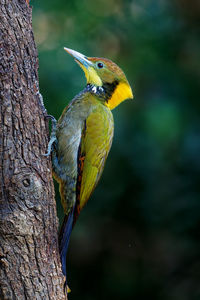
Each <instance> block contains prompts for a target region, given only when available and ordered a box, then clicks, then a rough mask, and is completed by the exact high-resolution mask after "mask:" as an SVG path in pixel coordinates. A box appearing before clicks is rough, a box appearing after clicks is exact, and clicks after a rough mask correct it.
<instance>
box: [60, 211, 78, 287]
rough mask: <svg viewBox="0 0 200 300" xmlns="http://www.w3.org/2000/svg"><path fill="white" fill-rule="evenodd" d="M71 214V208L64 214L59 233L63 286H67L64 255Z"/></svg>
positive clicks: (67, 241)
mask: <svg viewBox="0 0 200 300" xmlns="http://www.w3.org/2000/svg"><path fill="white" fill-rule="evenodd" d="M73 215H74V209H72V210H71V212H70V213H69V214H68V215H65V217H64V220H63V223H62V226H61V230H60V233H59V251H60V259H61V263H62V272H63V274H64V276H65V277H66V282H65V287H67V270H66V257H67V250H68V246H69V239H70V235H71V231H72V225H73Z"/></svg>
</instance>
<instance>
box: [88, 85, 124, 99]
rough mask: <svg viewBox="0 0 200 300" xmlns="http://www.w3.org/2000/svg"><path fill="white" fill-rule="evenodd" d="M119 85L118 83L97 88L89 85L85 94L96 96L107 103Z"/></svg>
mask: <svg viewBox="0 0 200 300" xmlns="http://www.w3.org/2000/svg"><path fill="white" fill-rule="evenodd" d="M118 84H119V83H118V81H114V82H112V83H104V84H103V85H102V86H96V85H93V84H91V83H88V84H87V86H86V88H85V92H89V93H91V94H92V95H95V96H96V97H97V98H98V99H99V100H100V101H102V102H105V103H106V102H107V101H108V100H109V99H110V98H111V97H112V95H113V93H114V91H115V89H116V87H117V85H118Z"/></svg>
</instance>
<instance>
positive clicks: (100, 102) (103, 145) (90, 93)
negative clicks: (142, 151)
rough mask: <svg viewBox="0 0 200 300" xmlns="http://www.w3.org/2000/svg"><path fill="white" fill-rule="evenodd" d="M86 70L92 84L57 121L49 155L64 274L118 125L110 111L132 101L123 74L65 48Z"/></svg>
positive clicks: (110, 65) (103, 61) (102, 61)
mask: <svg viewBox="0 0 200 300" xmlns="http://www.w3.org/2000/svg"><path fill="white" fill-rule="evenodd" d="M64 49H65V51H67V52H68V53H69V54H70V55H71V56H72V57H73V58H74V59H75V61H76V62H77V63H78V64H79V65H80V67H81V68H82V69H83V71H84V73H85V76H86V79H87V85H86V87H85V88H84V89H83V91H81V92H80V93H79V94H78V95H77V96H76V97H75V98H74V99H73V100H72V101H71V102H70V104H69V105H68V106H67V107H66V108H65V109H64V111H63V113H62V115H61V117H60V119H59V120H58V122H57V121H56V120H55V119H54V118H53V117H51V118H52V132H51V139H50V141H49V145H48V153H47V154H46V155H50V153H51V152H52V163H53V175H54V177H55V179H56V180H57V181H58V183H59V189H60V196H61V202H62V205H63V208H64V213H65V218H64V222H63V225H62V228H61V231H60V235H59V247H60V256H61V263H62V271H63V274H64V275H65V276H66V254H67V249H68V244H69V238H70V235H71V231H72V228H73V226H74V224H75V222H76V220H77V217H78V215H79V213H80V211H81V209H82V208H83V206H84V205H85V204H86V202H87V201H88V199H89V197H90V196H91V194H92V192H93V190H94V188H95V187H96V185H97V183H98V181H99V179H100V177H101V174H102V171H103V168H104V165H105V161H106V158H107V156H108V153H109V150H110V147H111V144H112V139H113V130H114V122H113V115H112V113H111V110H112V109H113V108H115V107H116V106H118V105H119V104H120V103H121V102H122V101H124V100H126V99H128V98H133V94H132V90H131V87H130V85H129V83H128V80H127V79H126V76H125V74H124V72H123V71H122V70H121V69H120V68H119V67H118V66H117V65H116V64H115V63H113V62H112V61H111V60H109V59H106V58H96V57H86V56H85V55H83V54H81V53H79V52H77V51H74V50H71V49H68V48H64Z"/></svg>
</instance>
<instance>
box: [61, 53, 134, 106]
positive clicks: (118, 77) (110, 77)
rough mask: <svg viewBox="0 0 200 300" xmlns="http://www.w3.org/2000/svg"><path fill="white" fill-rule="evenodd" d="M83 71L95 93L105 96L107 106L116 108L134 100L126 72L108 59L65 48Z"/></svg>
mask: <svg viewBox="0 0 200 300" xmlns="http://www.w3.org/2000/svg"><path fill="white" fill-rule="evenodd" d="M64 49H65V51H67V52H68V53H69V54H70V55H71V56H73V57H74V59H75V61H76V62H77V63H78V64H79V65H80V66H81V68H82V69H83V71H84V73H85V76H86V79H87V84H88V85H90V86H92V87H94V88H93V91H97V92H99V91H101V92H102V94H104V96H105V97H104V99H105V105H106V106H108V107H109V108H110V109H113V108H115V107H116V106H117V105H119V104H120V103H121V102H122V101H124V100H126V99H129V98H133V93H132V90H131V87H130V85H129V83H128V80H127V78H126V76H125V74H124V72H123V71H122V70H121V69H120V68H119V67H118V66H117V65H116V64H115V63H113V62H112V61H111V60H109V59H106V58H97V57H86V56H85V55H83V54H81V53H79V52H77V51H74V50H72V49H68V48H64Z"/></svg>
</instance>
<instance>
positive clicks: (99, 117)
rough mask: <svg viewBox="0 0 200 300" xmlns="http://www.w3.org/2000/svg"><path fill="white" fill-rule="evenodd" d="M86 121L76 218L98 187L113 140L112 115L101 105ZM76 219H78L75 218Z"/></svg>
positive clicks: (81, 153) (80, 148)
mask: <svg viewBox="0 0 200 300" xmlns="http://www.w3.org/2000/svg"><path fill="white" fill-rule="evenodd" d="M101 106H102V108H98V109H96V110H95V111H93V112H92V113H91V114H90V115H89V116H88V118H87V119H86V121H85V126H84V129H83V131H82V135H81V142H80V147H79V151H78V176H77V200H76V210H75V214H76V217H77V216H78V214H79V212H80V210H81V209H82V208H83V206H84V205H85V204H86V202H87V200H88V199H89V197H90V195H91V193H92V192H93V190H94V188H95V187H96V185H97V183H98V181H99V179H100V177H101V174H102V171H103V168H104V164H105V161H106V158H107V156H108V153H109V150H110V147H111V144H112V139H113V128H114V125H113V117H112V113H111V112H110V111H109V110H108V109H107V108H104V106H103V105H101ZM75 219H76V218H75Z"/></svg>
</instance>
